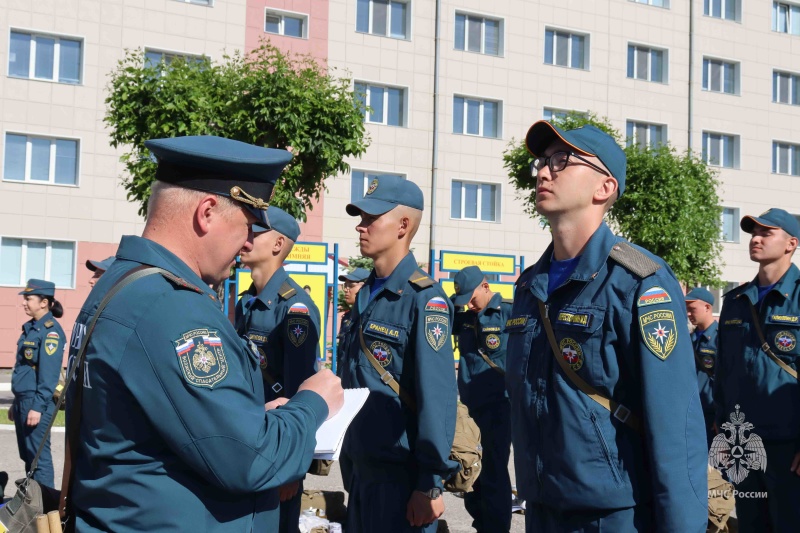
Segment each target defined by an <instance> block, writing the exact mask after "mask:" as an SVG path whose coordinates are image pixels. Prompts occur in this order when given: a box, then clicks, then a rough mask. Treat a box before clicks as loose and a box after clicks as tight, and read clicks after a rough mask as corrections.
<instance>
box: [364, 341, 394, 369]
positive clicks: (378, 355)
mask: <svg viewBox="0 0 800 533" xmlns="http://www.w3.org/2000/svg"><path fill="white" fill-rule="evenodd" d="M369 351H370V352H371V353H372V357H374V358H375V360H376V361H378V363H380V365H381V366H383V367H385V366H387V365H388V364H389V363H391V362H392V348H391V347H390V346H389V345H388V344H386V343H385V342H381V341H375V342H373V343H372V344H370V346H369Z"/></svg>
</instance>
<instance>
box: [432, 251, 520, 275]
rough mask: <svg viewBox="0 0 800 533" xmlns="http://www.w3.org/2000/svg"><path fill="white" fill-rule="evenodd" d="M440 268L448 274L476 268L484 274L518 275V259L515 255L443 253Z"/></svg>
mask: <svg viewBox="0 0 800 533" xmlns="http://www.w3.org/2000/svg"><path fill="white" fill-rule="evenodd" d="M439 264H440V268H441V269H442V270H444V271H447V272H458V271H459V270H461V269H462V268H464V267H468V266H476V267H478V268H480V269H481V271H483V273H484V274H511V275H513V274H516V273H517V265H516V257H514V256H513V255H492V254H468V253H461V252H445V251H442V253H441V257H440V259H439Z"/></svg>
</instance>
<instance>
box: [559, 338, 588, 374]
mask: <svg viewBox="0 0 800 533" xmlns="http://www.w3.org/2000/svg"><path fill="white" fill-rule="evenodd" d="M558 347H559V348H560V349H561V357H563V358H564V361H566V362H567V363H569V366H570V367H572V370H575V371H576V372H577V371H578V370H580V369H581V367H582V366H583V348H581V345H580V344H578V342H577V341H576V340H574V339H570V338H569V337H564V338H563V339H561V342H560V343H558Z"/></svg>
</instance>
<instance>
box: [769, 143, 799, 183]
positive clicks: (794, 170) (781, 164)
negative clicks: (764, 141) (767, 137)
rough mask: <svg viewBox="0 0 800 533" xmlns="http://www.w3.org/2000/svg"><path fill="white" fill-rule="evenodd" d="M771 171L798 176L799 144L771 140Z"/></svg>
mask: <svg viewBox="0 0 800 533" xmlns="http://www.w3.org/2000/svg"><path fill="white" fill-rule="evenodd" d="M772 172H773V173H775V174H791V175H792V176H800V145H797V144H790V143H782V142H778V141H773V142H772Z"/></svg>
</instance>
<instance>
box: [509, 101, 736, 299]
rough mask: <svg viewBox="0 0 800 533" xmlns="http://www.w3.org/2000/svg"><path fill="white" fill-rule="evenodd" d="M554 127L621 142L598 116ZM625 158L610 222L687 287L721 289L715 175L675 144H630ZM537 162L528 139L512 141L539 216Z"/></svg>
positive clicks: (513, 168)
mask: <svg viewBox="0 0 800 533" xmlns="http://www.w3.org/2000/svg"><path fill="white" fill-rule="evenodd" d="M553 123H554V124H556V125H557V126H559V127H561V128H563V129H573V128H577V127H580V126H583V125H585V124H592V125H594V126H596V127H598V128H600V129H602V130H604V131H606V132H607V133H609V134H610V135H612V136H613V137H614V138H615V139H616V140H617V142H619V141H620V139H621V135H620V134H619V132H618V131H616V130H615V129H614V128H613V127H612V126H611V125H610V123H609V121H608V119H607V118H604V117H602V118H601V117H598V116H597V115H595V114H594V113H589V114H585V115H584V114H579V113H570V114H569V115H567V116H566V117H564V118H557V119H554V120H553ZM625 154H626V156H627V160H628V164H627V171H626V178H625V193H624V194H623V195H622V197H621V198H620V199H619V200H617V202H616V203H615V204H614V206H613V208H612V209H611V210H610V211H609V213H608V222H609V224H610V225H611V226H612V228H614V230H615V231H616V232H618V233H619V234H621V235H622V236H624V237H625V238H626V239H628V240H630V241H631V242H634V243H636V244H638V245H640V246H642V247H644V248H646V249H647V250H649V251H651V252H652V253H654V254H656V255H658V256H660V257H662V258H663V259H664V260H665V261H666V262H667V264H669V265H670V267H671V268H672V269H673V271H674V272H675V275H676V276H677V278H678V279H679V280H680V281H682V282H684V283H686V284H687V285H689V286H694V285H698V284H699V285H712V286H717V287H719V286H721V285H722V281H721V279H720V276H721V269H720V263H719V257H720V255H721V251H722V245H721V243H720V241H719V223H720V213H721V208H720V207H719V196H718V195H717V188H718V186H719V181H718V180H717V178H716V173H715V172H714V171H713V170H712V169H710V168H709V167H708V166H707V165H706V163H705V162H704V161H702V160H701V159H700V158H698V157H697V156H696V155H694V154H693V153H691V152H690V151H687V152H685V153H678V152H677V151H676V150H675V149H674V148H672V147H670V146H661V147H658V148H649V147H644V148H642V147H639V146H637V145H636V143H631V145H630V146H628V147H627V148H625ZM533 159H534V158H533V156H532V155H531V154H530V153H529V152H528V150H527V149H526V147H525V143H524V141H522V142H517V141H514V140H512V141H511V143H510V144H509V145H508V147H507V149H506V151H505V152H504V153H503V162H504V166H505V168H506V170H507V171H508V173H509V177H510V178H511V182H512V184H513V185H514V187H515V188H516V189H517V194H518V196H519V197H520V199H521V200H522V201H523V204H524V206H525V212H526V213H528V214H530V215H532V216H536V217H539V216H540V215H538V213H536V211H535V207H536V178H535V177H532V176H531V171H530V164H531V163H532V162H533Z"/></svg>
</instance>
